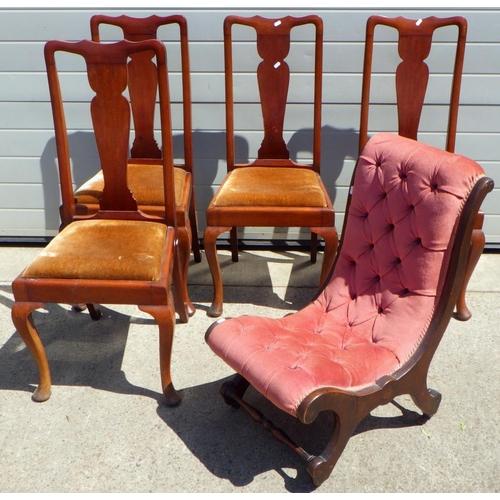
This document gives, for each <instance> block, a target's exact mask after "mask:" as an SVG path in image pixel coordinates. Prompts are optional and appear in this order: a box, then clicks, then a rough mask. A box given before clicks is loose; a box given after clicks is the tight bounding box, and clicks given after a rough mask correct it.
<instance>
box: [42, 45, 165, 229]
mask: <svg viewBox="0 0 500 500" xmlns="http://www.w3.org/2000/svg"><path fill="white" fill-rule="evenodd" d="M58 52H66V53H70V54H75V55H78V56H81V57H83V58H84V60H85V62H86V67H87V77H88V83H89V86H90V88H91V90H92V91H93V92H94V93H95V96H94V97H93V99H92V101H91V103H90V113H91V119H92V125H93V130H94V134H95V139H96V144H97V149H98V153H99V159H100V163H101V169H102V172H103V176H104V189H103V193H102V196H101V198H100V210H99V211H98V213H97V214H95V215H94V216H91V217H95V218H128V219H138V220H140V219H147V220H152V219H154V220H164V221H165V222H166V223H167V224H168V225H171V226H174V227H175V207H174V199H175V198H174V178H173V160H172V155H164V159H163V171H164V188H165V200H166V202H165V219H163V218H158V217H155V218H153V217H149V216H146V215H145V214H144V213H142V212H140V211H139V210H138V206H137V202H136V200H135V199H134V197H133V196H132V193H131V191H130V189H129V187H128V185H127V161H128V156H129V139H130V122H131V120H130V114H131V113H130V103H129V101H128V99H127V98H126V97H125V96H124V95H123V93H124V92H125V90H126V89H127V82H128V61H129V58H130V57H131V55H133V54H136V53H140V52H146V53H147V54H148V57H150V58H151V57H153V56H154V57H156V68H157V73H156V78H157V80H156V81H157V82H158V84H157V86H158V95H159V107H160V121H161V134H162V141H163V144H166V145H168V148H167V150H168V151H172V148H171V142H172V133H171V120H170V103H169V93H168V81H167V66H166V54H165V47H164V46H163V44H162V43H161V42H159V41H158V40H148V41H143V42H129V41H126V40H122V41H120V42H118V43H113V44H100V43H95V42H91V41H88V40H83V41H81V42H64V41H57V40H54V41H49V42H47V43H46V45H45V62H46V66H47V77H48V82H49V92H50V99H51V104H52V114H53V118H54V129H55V138H56V147H57V157H58V165H59V176H60V184H61V195H62V208H61V211H62V219H63V220H73V219H75V218H77V217H75V201H74V194H73V181H72V173H71V164H70V151H69V146H68V132H67V128H66V119H65V113H64V103H63V99H62V92H61V85H60V79H59V74H58V69H57V66H56V54H57V53H58ZM169 200H170V201H169ZM85 218H89V216H86V217H85Z"/></svg>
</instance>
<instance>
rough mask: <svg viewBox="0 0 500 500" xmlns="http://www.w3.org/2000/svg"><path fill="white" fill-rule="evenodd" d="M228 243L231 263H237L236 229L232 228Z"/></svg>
mask: <svg viewBox="0 0 500 500" xmlns="http://www.w3.org/2000/svg"><path fill="white" fill-rule="evenodd" d="M230 241H231V260H232V261H233V262H238V260H239V255H238V228H237V227H232V228H231V233H230Z"/></svg>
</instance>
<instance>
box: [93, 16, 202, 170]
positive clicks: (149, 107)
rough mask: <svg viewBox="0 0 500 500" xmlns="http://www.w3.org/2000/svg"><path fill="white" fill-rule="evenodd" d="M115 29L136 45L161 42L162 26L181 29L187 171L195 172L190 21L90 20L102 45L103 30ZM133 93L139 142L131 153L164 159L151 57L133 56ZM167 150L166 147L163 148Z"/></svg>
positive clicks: (152, 18)
mask: <svg viewBox="0 0 500 500" xmlns="http://www.w3.org/2000/svg"><path fill="white" fill-rule="evenodd" d="M103 24H104V25H111V26H116V27H118V28H121V30H122V32H123V38H124V39H125V40H130V41H132V42H138V41H143V40H151V39H158V29H159V28H160V27H161V26H168V25H172V24H176V25H178V27H179V41H180V51H181V56H180V57H181V73H182V109H183V129H184V130H183V132H184V162H185V165H184V168H185V169H186V170H188V171H189V172H192V170H193V148H192V141H193V139H192V118H191V116H192V115H191V81H190V80H191V77H190V67H189V46H188V28H187V21H186V19H185V18H184V17H183V16H181V15H170V16H156V15H153V16H150V17H145V18H135V17H129V16H126V15H122V16H116V17H114V16H107V15H101V14H98V15H95V16H92V17H91V19H90V32H91V36H92V40H93V41H94V42H100V34H99V27H100V26H101V25H103ZM128 74H129V92H130V101H131V105H132V116H133V119H134V129H135V139H134V142H133V145H132V149H131V151H130V154H131V157H132V158H161V154H162V153H161V150H160V148H159V146H158V143H157V142H156V140H155V137H154V110H155V99H156V68H155V67H154V61H152V59H151V57H150V56H149V55H148V54H147V53H137V54H133V55H132V56H131V60H130V63H129V73H128ZM163 147H165V146H164V145H163Z"/></svg>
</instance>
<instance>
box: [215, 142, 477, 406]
mask: <svg viewBox="0 0 500 500" xmlns="http://www.w3.org/2000/svg"><path fill="white" fill-rule="evenodd" d="M483 175H484V172H483V171H482V169H481V167H480V166H479V165H478V164H477V163H475V162H473V161H472V160H469V159H467V158H464V157H461V156H458V155H453V154H451V153H448V152H445V151H442V150H439V149H436V148H433V147H430V146H427V145H424V144H421V143H418V142H416V141H413V140H410V139H406V138H403V137H400V136H396V135H393V134H387V133H383V134H378V135H376V136H374V137H373V138H372V139H371V140H370V141H369V142H368V143H367V145H366V146H365V148H364V150H363V152H362V154H361V156H360V159H359V161H358V166H357V170H356V175H355V180H354V185H353V187H352V198H351V204H350V207H349V212H348V216H347V222H346V226H345V227H344V231H343V235H342V246H341V250H340V255H339V256H338V260H337V262H336V265H335V268H334V271H333V274H332V276H331V278H330V280H329V282H328V285H327V286H326V287H325V288H324V289H323V291H322V292H321V293H320V294H319V296H318V297H317V298H316V299H315V300H314V301H313V302H312V303H311V304H309V305H308V306H306V307H305V308H304V309H302V310H301V311H299V312H297V313H295V314H292V315H289V316H286V317H284V318H282V319H269V318H263V317H252V316H243V317H240V318H233V319H229V320H225V321H221V322H219V323H216V324H215V325H214V326H213V327H212V328H211V329H210V330H209V332H208V333H207V342H208V344H209V345H210V347H211V349H212V350H213V351H214V352H215V353H216V354H217V355H218V356H220V357H221V358H223V359H224V360H225V361H226V362H227V363H228V364H229V365H230V366H231V367H232V368H233V369H234V370H236V371H237V372H238V373H240V374H241V375H242V376H243V377H244V378H245V379H247V380H248V381H249V382H250V384H252V385H253V386H254V387H255V388H256V389H257V390H258V391H260V392H261V393H262V394H263V395H264V396H266V397H267V398H268V399H269V400H270V401H271V402H272V403H274V404H275V405H276V406H278V407H279V408H281V409H282V410H284V411H286V412H288V413H290V414H292V415H296V412H297V408H298V406H299V405H300V403H301V402H302V401H303V400H304V398H305V397H306V396H307V395H308V394H310V393H311V392H312V391H314V390H316V389H320V388H324V387H336V388H340V389H346V390H350V389H359V388H362V387H364V386H368V385H370V384H373V383H374V382H375V381H376V380H377V379H378V378H380V377H382V376H384V375H387V374H391V373H393V372H394V371H395V370H396V369H397V368H398V367H400V366H401V365H402V364H403V363H404V362H405V361H406V360H407V359H408V358H409V356H410V355H411V354H412V353H413V352H414V350H415V349H416V347H417V346H418V344H419V341H420V340H421V339H422V337H423V335H424V333H425V332H426V328H427V327H428V325H429V322H430V320H431V317H432V314H433V311H434V306H435V303H436V302H437V298H438V297H439V293H440V289H441V287H442V284H443V279H444V274H445V271H446V266H447V263H448V259H449V253H450V248H448V246H449V243H450V236H451V235H452V234H453V232H454V231H455V230H456V221H457V217H458V215H459V214H460V211H461V208H462V206H463V200H464V197H466V196H467V194H468V193H469V191H470V190H471V189H472V187H473V185H474V184H475V182H476V181H477V179H478V178H479V177H482V176H483Z"/></svg>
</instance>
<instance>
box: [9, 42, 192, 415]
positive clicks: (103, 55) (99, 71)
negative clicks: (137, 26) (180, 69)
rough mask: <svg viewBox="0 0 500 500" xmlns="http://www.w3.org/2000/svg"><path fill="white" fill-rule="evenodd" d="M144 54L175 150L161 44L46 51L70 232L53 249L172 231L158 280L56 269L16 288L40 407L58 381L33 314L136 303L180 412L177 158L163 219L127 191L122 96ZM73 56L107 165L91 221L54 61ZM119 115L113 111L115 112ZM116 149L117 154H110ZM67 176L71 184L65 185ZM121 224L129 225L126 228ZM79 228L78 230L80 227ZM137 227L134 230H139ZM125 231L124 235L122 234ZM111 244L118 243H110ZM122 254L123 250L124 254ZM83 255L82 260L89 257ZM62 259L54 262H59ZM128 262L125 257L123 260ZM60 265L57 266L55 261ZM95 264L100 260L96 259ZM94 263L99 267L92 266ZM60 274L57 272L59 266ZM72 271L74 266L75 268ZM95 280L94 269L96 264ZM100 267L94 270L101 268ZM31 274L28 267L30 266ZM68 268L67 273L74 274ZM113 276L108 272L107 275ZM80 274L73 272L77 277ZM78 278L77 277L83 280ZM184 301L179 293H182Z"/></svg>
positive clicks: (65, 46) (51, 45) (74, 45)
mask: <svg viewBox="0 0 500 500" xmlns="http://www.w3.org/2000/svg"><path fill="white" fill-rule="evenodd" d="M139 51H147V52H148V53H149V54H150V55H151V54H152V55H154V56H155V57H156V60H157V77H158V88H159V98H160V103H159V105H160V115H161V121H162V125H163V126H162V130H161V134H162V140H163V143H164V144H166V145H167V148H168V151H171V147H170V146H171V141H172V135H171V122H170V107H169V106H170V103H169V96H168V81H167V77H166V75H167V72H166V54H165V48H164V46H163V44H161V43H160V42H159V41H157V40H148V41H144V42H140V43H132V42H129V41H121V42H118V43H116V44H98V43H94V42H91V41H88V40H84V41H81V42H63V41H50V42H48V43H47V44H46V45H45V60H46V65H47V76H48V80H49V91H50V96H51V103H52V110H53V116H54V128H55V134H56V146H57V155H58V162H59V164H60V175H61V194H62V200H63V212H64V214H66V215H67V219H66V221H74V222H70V223H69V224H67V227H66V228H63V229H62V231H61V232H60V233H59V234H58V235H57V236H56V237H55V238H54V240H53V242H55V241H61V242H64V241H65V240H64V238H65V237H67V236H66V235H67V234H68V233H67V232H68V231H70V230H73V229H74V231H76V232H78V231H81V230H82V229H81V228H82V227H88V225H87V223H88V222H92V223H94V222H95V223H97V224H100V223H107V222H111V223H112V224H118V227H119V228H121V227H122V226H123V230H125V231H126V230H127V228H129V227H130V225H129V223H130V222H131V221H133V224H135V223H136V221H138V223H139V224H141V225H143V226H142V227H143V228H146V226H147V227H148V228H152V227H153V226H151V225H152V224H154V225H155V227H159V224H158V223H160V224H161V225H166V226H167V228H166V240H165V246H164V247H162V248H161V249H158V251H159V252H161V254H162V255H163V257H162V262H161V269H160V274H159V278H158V279H151V280H150V279H148V280H145V279H140V278H137V279H132V278H124V279H112V278H103V279H100V278H99V277H94V278H90V277H87V276H88V273H87V272H86V273H84V274H83V275H82V276H81V277H74V278H69V277H65V276H63V277H61V278H59V277H58V276H59V275H60V274H59V273H60V269H56V270H55V271H54V270H51V271H50V272H49V275H48V276H45V275H44V274H43V273H38V274H36V276H35V277H33V276H31V275H30V274H29V273H27V274H25V273H26V271H25V272H23V273H21V275H20V276H19V277H17V278H16V279H15V280H14V282H13V283H12V289H13V293H14V299H15V303H14V305H13V308H12V319H13V322H14V324H15V326H16V328H17V330H18V332H19V334H20V335H21V337H22V339H23V340H24V342H25V343H26V345H27V346H28V348H29V350H30V352H31V353H32V355H33V357H34V359H35V362H36V364H37V367H38V370H39V375H40V382H39V385H38V387H37V389H36V390H35V392H34V394H33V399H34V400H35V401H40V402H41V401H45V400H47V399H48V398H49V397H50V392H51V377H50V371H49V365H48V361H47V356H46V353H45V350H44V347H43V345H42V342H41V340H40V337H39V336H38V333H37V330H36V327H35V324H34V322H33V318H32V312H33V311H34V310H36V309H38V308H41V307H44V303H46V302H53V303H70V304H79V303H90V304H93V303H107V304H135V305H138V307H139V308H140V309H141V310H142V311H144V312H146V313H148V314H150V315H152V316H153V317H154V318H155V320H156V321H157V323H158V326H159V333H160V372H161V380H162V390H163V394H164V396H165V401H166V403H167V404H168V405H176V404H177V403H178V402H179V400H180V398H179V395H178V394H177V392H176V391H175V389H174V386H173V384H172V379H171V374H170V358H171V350H172V341H173V333H174V325H175V311H174V302H173V298H172V292H171V284H172V281H174V282H175V280H177V281H178V280H180V276H179V274H180V271H179V266H178V265H176V264H175V261H176V260H177V259H176V254H177V251H178V244H177V236H176V230H175V229H176V227H175V225H176V217H175V206H174V187H173V186H174V185H173V163H172V158H171V156H170V155H164V157H163V159H162V165H163V173H164V194H165V200H166V203H165V208H164V211H163V213H162V215H161V216H149V215H147V214H144V213H143V212H141V210H140V209H139V208H138V206H137V202H136V201H135V199H134V197H133V195H132V193H131V191H130V190H129V188H128V186H127V175H126V163H127V155H128V143H129V133H130V130H129V125H128V124H129V123H130V108H129V103H128V101H127V99H126V98H125V97H124V96H123V94H122V93H123V91H124V89H125V87H126V85H127V71H126V66H127V58H128V57H129V56H130V55H131V54H134V53H138V52H139ZM58 52H69V53H72V54H77V55H80V56H83V57H84V58H85V60H86V62H87V74H88V77H89V84H90V86H91V87H92V88H93V90H94V92H95V97H94V99H93V101H92V103H91V114H92V121H93V126H94V130H95V132H96V139H97V146H98V150H99V155H100V159H101V167H102V169H103V174H104V177H105V180H106V181H107V182H106V183H105V188H104V191H103V195H102V197H101V199H100V207H99V210H98V211H97V212H96V213H95V214H92V215H89V216H87V217H86V218H83V217H81V218H80V220H74V219H75V217H74V215H75V212H76V208H75V201H74V196H73V191H72V189H71V186H72V183H71V180H72V179H71V169H70V166H69V164H70V152H69V147H68V137H67V130H66V123H65V117H64V109H63V101H62V96H61V88H60V84H59V78H58V72H57V68H56V57H55V54H56V53H58ZM110 109H112V111H110ZM110 145H111V146H112V147H110ZM65 176H66V178H65ZM120 224H122V226H120ZM77 227H78V228H79V229H76V228H77ZM134 227H135V226H134ZM106 228H109V225H107V226H105V227H102V228H101V226H100V225H99V226H98V229H99V231H97V232H94V235H95V234H98V235H99V238H103V237H104V238H106V237H107V236H106V230H107V229H106ZM121 231H122V229H119V233H120V234H122V233H121ZM109 244H110V245H113V244H115V243H114V242H113V241H109ZM120 252H121V249H120ZM82 254H83V252H82V251H81V252H80V254H79V255H82ZM57 257H58V256H55V257H53V258H52V262H54V261H55V260H57ZM120 258H121V257H120ZM54 259H55V260H54ZM89 259H90V260H92V259H95V260H96V264H97V261H98V260H99V255H95V254H91V255H90V256H89ZM92 262H94V261H93V260H92ZM56 267H57V266H56ZM70 267H73V266H72V265H71V266H70ZM89 267H90V268H92V273H90V274H94V268H93V266H92V263H90V266H89ZM97 267H98V265H96V266H95V268H97ZM28 269H29V267H28ZM67 270H68V269H66V270H65V271H67ZM104 271H106V270H104ZM70 272H71V273H73V270H70ZM96 272H100V271H96ZM77 274H78V273H77ZM175 290H176V294H177V295H178V296H177V299H178V300H179V299H180V300H182V296H180V297H179V293H180V289H179V288H176V289H175Z"/></svg>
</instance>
